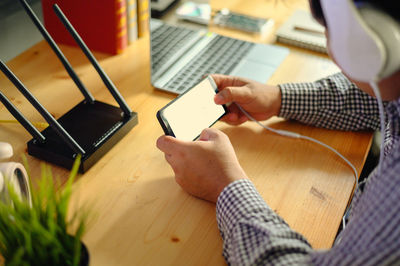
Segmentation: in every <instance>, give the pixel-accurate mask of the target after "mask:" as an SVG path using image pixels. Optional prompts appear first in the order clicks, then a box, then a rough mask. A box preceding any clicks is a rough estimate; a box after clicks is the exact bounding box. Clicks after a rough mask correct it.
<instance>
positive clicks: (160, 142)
mask: <svg viewBox="0 0 400 266" xmlns="http://www.w3.org/2000/svg"><path fill="white" fill-rule="evenodd" d="M156 145H157V148H159V149H160V150H161V151H162V152H164V153H166V154H175V153H177V152H178V151H179V150H181V149H183V147H184V146H185V145H186V143H185V142H184V141H181V140H178V139H176V138H174V137H171V136H165V135H164V136H161V137H159V138H158V139H157V144H156Z"/></svg>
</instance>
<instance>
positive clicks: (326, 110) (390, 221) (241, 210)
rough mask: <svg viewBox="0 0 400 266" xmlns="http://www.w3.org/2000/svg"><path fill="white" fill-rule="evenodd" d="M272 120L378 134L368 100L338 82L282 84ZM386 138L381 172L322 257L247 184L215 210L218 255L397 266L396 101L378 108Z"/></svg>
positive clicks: (250, 261) (228, 193) (399, 146)
mask: <svg viewBox="0 0 400 266" xmlns="http://www.w3.org/2000/svg"><path fill="white" fill-rule="evenodd" d="M280 89H281V91H282V107H281V113H280V116H282V117H285V118H287V119H296V120H298V121H301V122H303V123H307V124H310V125H315V126H320V127H325V128H331V129H341V130H364V129H378V128H379V111H378V106H377V102H376V100H375V99H374V98H372V97H371V96H369V95H367V94H366V93H364V92H362V91H361V90H359V89H358V88H357V87H356V86H355V85H354V84H352V83H351V82H350V81H349V80H347V79H346V78H345V77H344V76H343V75H342V74H340V73H339V74H336V75H333V76H330V77H328V78H326V79H322V80H319V81H317V82H314V83H302V84H283V85H280ZM385 106H386V112H387V113H386V114H387V134H386V140H385V153H384V154H385V158H384V160H383V165H382V167H381V172H380V173H378V171H374V172H373V173H372V174H371V175H370V176H369V178H368V179H367V183H366V185H365V187H364V189H363V190H362V191H361V190H358V191H356V193H355V196H354V199H353V203H352V209H351V210H352V211H351V213H350V216H349V221H348V223H347V226H346V228H345V229H344V230H343V231H342V232H341V234H340V235H339V236H338V239H337V241H336V242H335V244H334V246H333V247H332V248H331V249H329V250H314V249H312V248H311V246H310V244H309V243H308V242H307V240H306V239H305V238H304V237H303V236H302V235H300V234H299V233H297V232H295V231H293V230H292V229H291V228H290V227H289V226H288V225H287V224H286V223H285V221H284V220H283V219H282V218H281V217H279V215H277V214H276V213H275V212H274V211H273V210H272V209H271V208H270V207H269V206H268V205H267V204H266V203H265V201H264V200H263V199H262V197H261V196H260V195H259V194H258V192H257V191H256V189H255V187H254V185H253V184H252V183H251V181H249V180H238V181H235V182H233V183H231V184H230V185H229V186H227V187H226V188H225V189H224V190H223V191H222V193H221V195H220V196H219V198H218V202H217V220H218V227H219V230H220V232H221V235H222V238H223V241H224V251H223V255H224V257H225V259H226V261H227V262H228V264H231V265H293V264H294V265H314V264H316V265H400V176H399V175H400V143H399V141H398V140H399V137H400V99H398V100H397V101H393V102H390V103H387V104H385Z"/></svg>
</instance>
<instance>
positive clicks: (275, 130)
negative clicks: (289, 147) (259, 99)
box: [236, 103, 358, 187]
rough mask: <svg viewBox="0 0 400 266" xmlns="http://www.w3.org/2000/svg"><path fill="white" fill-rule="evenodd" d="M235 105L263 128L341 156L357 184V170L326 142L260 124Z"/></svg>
mask: <svg viewBox="0 0 400 266" xmlns="http://www.w3.org/2000/svg"><path fill="white" fill-rule="evenodd" d="M236 105H237V107H239V109H240V111H241V112H242V113H244V114H245V115H246V116H247V117H248V118H249V119H250V120H252V121H254V122H256V123H257V124H258V125H260V126H261V127H263V128H265V129H266V130H268V131H271V132H274V133H276V134H278V135H281V136H285V137H290V138H295V139H305V140H308V141H311V142H314V143H317V144H319V145H321V146H323V147H325V148H327V149H329V150H331V151H332V152H334V153H335V154H336V155H338V156H339V157H340V158H342V159H343V161H345V162H346V163H347V164H348V165H349V166H350V167H351V169H352V170H353V172H354V177H355V181H356V187H357V186H358V172H357V170H356V168H355V167H354V165H353V164H352V163H351V162H350V161H349V160H348V159H347V158H346V157H344V156H343V155H342V154H341V153H340V152H338V151H337V150H335V149H334V148H332V147H331V146H329V145H327V144H325V143H323V142H321V141H319V140H317V139H314V138H311V137H308V136H304V135H301V134H299V133H295V132H291V131H287V130H282V129H275V128H271V127H269V126H266V125H264V124H261V123H260V122H259V121H257V120H256V119H254V117H252V116H251V115H250V114H249V113H247V112H246V111H245V110H244V109H243V108H242V107H241V106H240V105H239V104H237V103H236Z"/></svg>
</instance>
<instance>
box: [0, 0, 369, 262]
mask: <svg viewBox="0 0 400 266" xmlns="http://www.w3.org/2000/svg"><path fill="white" fill-rule="evenodd" d="M221 2H222V1H217V0H214V1H212V4H213V5H214V6H215V7H217V8H219V7H222V6H226V3H224V4H222V3H223V2H222V3H221ZM225 2H227V1H225ZM306 4H307V1H303V0H292V1H289V0H287V1H272V0H253V1H251V4H249V2H247V3H246V1H244V0H242V1H240V0H235V1H234V0H231V1H229V5H230V7H231V8H232V9H233V10H235V9H237V11H242V12H244V13H247V12H248V13H253V14H254V15H258V16H266V17H272V18H274V19H275V21H276V27H278V26H279V25H280V24H281V23H282V22H283V21H284V20H285V18H287V16H289V15H290V14H291V12H292V11H293V9H294V8H299V7H300V8H306V7H307V5H306ZM213 29H214V28H213ZM216 31H219V30H218V29H216ZM225 33H226V34H230V35H235V37H238V38H241V37H243V36H244V38H254V39H255V40H256V41H262V40H260V39H257V38H256V37H254V36H246V35H244V34H241V33H234V32H231V31H226V32H225ZM61 48H62V50H63V52H64V53H65V55H66V56H67V58H68V59H69V60H70V62H71V64H72V65H73V66H74V68H75V70H76V71H77V73H78V75H79V76H80V77H81V78H82V80H83V82H84V83H85V85H86V86H87V87H88V88H89V90H90V91H91V92H92V93H93V95H94V96H95V97H96V99H97V100H100V101H104V102H107V103H110V104H114V105H116V103H115V102H114V101H113V99H112V97H111V96H110V94H109V92H108V90H106V89H105V87H104V85H103V84H102V82H101V80H100V78H99V77H98V76H97V74H96V72H95V71H94V69H93V68H92V67H91V66H90V64H89V63H88V61H87V60H86V58H85V57H84V56H83V54H82V53H81V52H80V50H78V49H77V48H74V47H68V46H61ZM290 51H291V52H290V54H289V56H288V57H287V58H286V59H285V61H284V62H283V63H282V65H281V66H279V68H278V69H277V71H276V72H275V74H274V75H273V76H272V78H271V79H270V81H269V83H271V84H277V83H282V82H300V81H312V80H315V79H318V78H321V77H323V76H325V75H327V74H331V73H334V72H336V71H337V70H338V69H337V67H336V66H334V65H333V63H332V62H331V61H330V60H329V59H328V58H327V57H326V56H323V55H321V54H318V53H314V52H308V51H305V50H302V49H297V48H292V47H291V48H290ZM95 55H96V57H97V59H98V60H99V62H100V64H101V66H102V67H103V68H104V70H105V71H106V72H107V73H108V75H109V77H110V78H111V79H112V80H113V82H114V83H115V84H116V86H117V87H118V88H119V90H120V92H121V94H122V95H123V97H124V98H125V99H126V101H127V102H128V104H129V105H130V106H131V108H132V109H133V110H134V111H136V112H138V115H139V124H138V125H137V126H136V127H134V128H133V129H132V130H131V131H130V132H129V134H128V135H126V136H125V137H124V138H123V139H122V140H121V141H120V142H119V143H118V144H116V145H115V147H113V148H112V149H111V150H110V151H109V152H108V153H107V154H106V155H105V156H104V157H103V158H102V159H101V160H100V161H99V162H98V163H97V164H96V165H94V166H93V167H92V168H91V169H90V170H89V171H88V172H86V173H85V174H84V175H80V176H79V178H78V180H77V181H76V184H75V189H76V192H75V194H74V202H75V203H74V206H75V208H76V207H78V206H89V207H90V209H91V213H92V221H91V222H90V224H89V225H88V228H87V233H86V235H85V236H84V242H85V243H86V244H87V246H88V248H89V251H90V262H91V265H223V264H224V263H225V262H224V259H223V257H222V255H221V254H222V241H221V238H220V235H219V232H218V229H217V223H216V219H215V205H214V204H211V203H208V202H205V201H202V200H199V199H197V198H194V197H192V196H190V195H188V194H187V193H185V192H184V191H183V190H182V189H181V188H180V187H179V186H178V185H177V184H176V183H175V181H174V175H173V171H172V170H171V168H170V167H169V165H168V164H167V163H166V161H165V160H164V155H163V154H162V153H161V152H160V151H159V150H158V149H157V148H156V146H155V142H156V139H157V138H158V137H159V136H160V135H162V134H163V132H162V129H161V127H160V126H159V124H158V122H157V119H156V112H157V110H158V109H160V108H161V107H163V106H164V105H165V104H167V103H168V102H169V101H171V100H172V99H173V98H174V97H175V96H174V95H171V94H168V93H165V92H161V91H158V90H156V89H154V88H153V87H152V86H151V84H150V77H149V75H150V66H149V38H148V37H144V38H141V39H140V40H138V41H137V42H135V43H134V44H132V45H131V46H130V47H129V48H128V49H127V50H126V51H125V52H124V53H123V54H120V55H117V56H110V55H105V54H99V53H96V54H95ZM7 65H8V66H9V67H10V68H11V69H12V70H13V71H14V72H15V74H16V75H17V76H18V77H19V78H20V79H21V80H22V82H23V83H24V84H25V85H26V86H27V87H28V88H29V89H30V90H31V92H32V93H33V94H34V95H35V96H36V97H37V98H38V99H39V101H40V102H41V103H42V104H43V105H44V106H45V107H46V108H47V109H48V110H49V111H50V113H51V114H52V115H54V116H55V117H56V118H58V117H60V116H61V115H63V114H64V113H66V112H67V111H68V110H70V109H71V108H72V107H73V106H75V105H76V104H77V103H78V102H80V101H81V100H82V99H83V96H82V95H81V94H80V92H79V90H78V89H77V88H76V87H75V85H74V84H73V82H72V80H70V78H69V77H68V75H67V73H66V72H65V71H64V69H63V68H62V66H61V64H60V63H59V61H58V60H57V58H56V56H55V55H54V54H53V53H52V52H51V50H50V48H49V47H48V45H47V44H46V43H44V42H40V43H38V44H37V45H35V46H34V47H32V48H31V49H29V50H27V51H26V52H24V53H22V54H21V55H19V56H18V57H17V58H15V59H13V60H11V61H10V62H8V63H7ZM0 90H1V91H2V92H3V93H4V94H6V96H7V97H9V98H10V99H11V100H12V101H13V103H14V104H15V105H16V106H17V107H18V108H20V110H21V111H22V112H23V113H24V114H25V115H26V116H27V117H28V118H29V119H30V120H31V121H43V119H42V118H41V117H40V115H39V114H38V113H37V112H36V111H35V110H34V109H33V107H31V106H30V104H29V103H28V102H27V101H26V100H25V99H24V98H23V96H22V95H21V94H20V93H19V92H18V91H17V89H15V88H14V87H13V86H12V84H11V83H10V82H9V81H8V80H6V79H5V77H4V76H3V75H2V76H1V77H0ZM2 119H13V118H12V116H11V115H10V114H9V113H8V112H7V110H6V109H5V107H4V106H3V105H0V120H2ZM265 124H269V125H271V126H273V127H276V128H282V129H287V130H292V131H295V132H299V133H301V134H304V135H307V136H310V137H313V138H316V139H318V140H320V141H323V142H325V143H327V144H329V145H331V146H332V147H334V148H336V149H337V150H338V151H339V152H341V153H342V154H343V155H344V156H346V157H347V158H348V159H349V160H350V161H351V162H352V163H353V164H354V165H355V167H356V168H357V170H358V171H359V172H360V171H361V169H362V166H363V164H364V161H365V158H366V154H367V151H368V149H369V147H370V143H371V133H368V132H358V133H351V132H341V131H333V130H325V129H319V128H314V127H310V126H306V125H302V124H299V123H297V122H294V121H284V120H282V119H279V118H272V119H270V120H269V121H266V122H265ZM215 127H216V128H219V129H221V130H223V131H224V132H225V133H226V134H228V136H229V137H230V139H231V141H232V144H233V146H234V148H235V150H236V153H237V156H238V158H239V161H240V163H241V164H242V166H243V168H244V169H245V171H246V172H247V174H248V176H249V177H250V178H251V179H252V181H253V182H254V183H255V185H256V187H257V188H258V190H259V191H260V193H261V195H262V196H263V197H264V199H265V200H266V202H267V203H268V204H269V205H270V206H271V207H272V208H273V209H274V210H275V211H276V212H277V213H279V214H280V215H281V216H282V217H283V218H284V219H285V220H286V221H287V222H288V223H289V225H290V226H292V227H293V228H294V229H295V230H298V231H299V232H301V233H302V234H304V235H305V236H306V237H307V239H308V240H309V241H310V243H311V244H312V246H313V247H314V248H317V249H323V248H329V247H330V246H331V245H332V243H333V240H334V237H335V235H336V232H337V229H338V227H339V224H340V220H341V216H342V214H343V212H344V209H345V207H346V205H347V203H348V200H349V196H350V194H351V192H352V189H353V185H354V174H353V172H352V170H351V168H350V167H349V166H348V165H347V164H345V163H344V162H343V161H342V159H340V158H339V157H338V156H336V155H335V154H333V153H332V152H330V151H328V150H326V149H324V148H322V147H320V146H318V145H316V144H313V143H310V142H308V141H303V140H295V139H289V138H285V137H281V136H277V135H274V134H272V133H269V132H266V131H265V130H263V129H262V128H260V127H259V126H257V125H255V124H254V123H250V122H248V123H245V124H244V125H242V126H239V127H231V126H228V125H226V124H224V123H217V124H216V125H215ZM30 139H31V136H30V135H29V134H28V133H27V132H26V131H25V130H24V129H23V128H22V127H21V126H20V125H18V124H0V141H7V142H9V143H11V144H12V146H13V147H14V151H15V155H14V156H13V158H12V159H13V160H15V161H21V157H20V156H21V154H23V153H25V154H26V142H27V141H28V140H30ZM28 161H29V164H30V168H31V173H32V176H33V178H35V177H38V176H39V173H40V161H39V160H37V159H35V158H33V157H30V156H28ZM52 169H53V172H54V174H55V175H56V176H59V177H60V178H62V179H63V180H65V179H66V178H67V176H68V171H67V170H65V169H62V168H59V167H57V166H52Z"/></svg>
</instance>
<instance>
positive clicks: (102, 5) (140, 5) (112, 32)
mask: <svg viewBox="0 0 400 266" xmlns="http://www.w3.org/2000/svg"><path fill="white" fill-rule="evenodd" d="M149 1H150V0H85V1H82V0H42V8H43V18H44V23H45V27H46V29H47V30H48V32H49V33H50V34H51V36H52V37H53V38H54V40H55V41H56V42H58V43H62V44H68V45H76V43H75V41H74V40H73V39H72V37H71V36H70V34H69V33H68V32H67V30H66V29H65V28H64V26H63V25H62V23H61V21H60V20H59V19H58V18H57V16H56V14H55V13H54V11H53V5H54V4H58V6H59V7H60V8H61V10H62V11H63V12H64V14H65V15H66V16H67V17H68V19H69V20H70V22H71V24H72V25H73V26H74V28H75V29H76V30H77V31H78V33H79V34H80V35H81V37H82V39H83V40H84V41H85V43H86V45H87V46H88V47H89V49H91V50H92V51H97V52H103V53H109V54H119V53H121V52H123V51H124V50H125V49H126V47H127V46H128V45H129V44H130V43H132V42H134V41H135V40H137V38H140V37H142V36H144V35H146V34H147V33H148V31H149V12H150V10H149Z"/></svg>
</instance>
